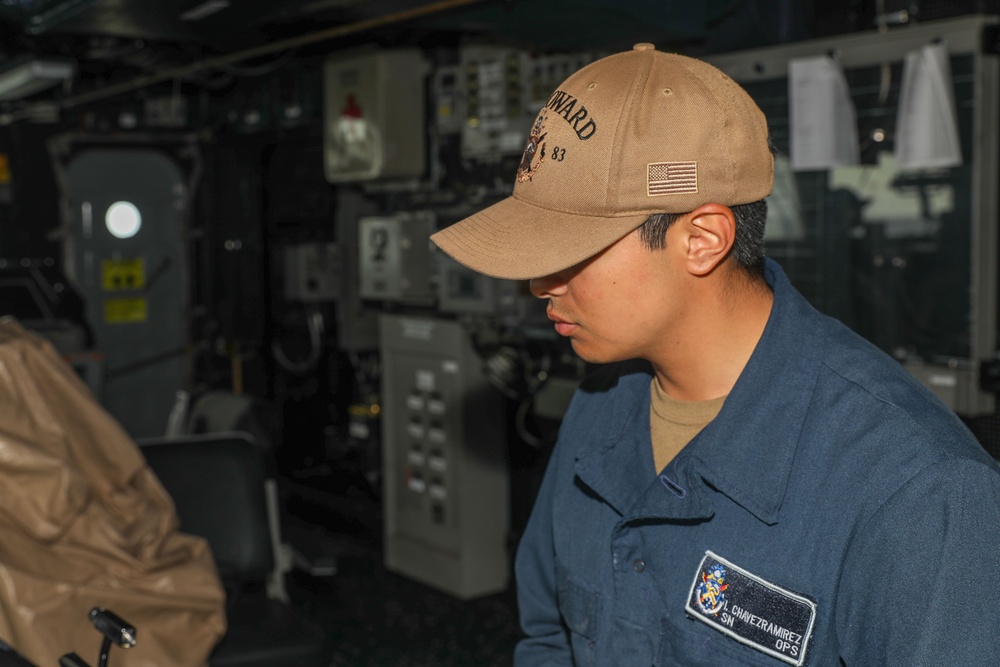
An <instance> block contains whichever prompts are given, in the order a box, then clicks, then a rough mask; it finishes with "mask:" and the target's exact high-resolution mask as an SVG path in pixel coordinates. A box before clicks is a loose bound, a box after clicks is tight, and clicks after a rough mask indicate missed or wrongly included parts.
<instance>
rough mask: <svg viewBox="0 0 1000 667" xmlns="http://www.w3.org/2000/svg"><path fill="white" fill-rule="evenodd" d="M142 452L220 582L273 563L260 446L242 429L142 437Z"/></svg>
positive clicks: (263, 572) (244, 577) (249, 576)
mask: <svg viewBox="0 0 1000 667" xmlns="http://www.w3.org/2000/svg"><path fill="white" fill-rule="evenodd" d="M139 445H140V451H141V452H142V453H143V455H144V456H145V458H146V461H147V462H148V463H149V466H150V468H152V470H153V472H154V473H155V474H156V476H157V477H158V478H159V480H160V483H161V484H163V487H164V488H165V489H166V491H167V493H168V494H170V496H171V498H173V500H174V505H175V507H176V509H177V515H178V517H179V518H180V523H181V530H182V531H183V532H185V533H190V534H192V535H198V536H201V537H204V538H205V539H206V540H207V541H208V544H209V547H210V548H211V550H212V555H213V556H214V558H215V562H216V565H217V566H218V568H219V575H220V576H221V577H222V579H223V580H224V581H227V582H233V581H248V580H254V579H263V578H265V577H267V575H269V574H270V573H271V572H272V571H273V570H274V567H275V561H274V551H273V548H272V544H271V532H270V526H269V523H268V510H267V503H266V500H265V493H264V483H265V469H264V462H263V460H262V458H261V449H260V447H259V445H257V444H256V443H255V442H254V441H253V438H251V437H250V436H249V435H247V434H245V433H238V432H230V433H207V434H202V435H192V436H184V437H181V438H157V439H145V440H141V441H140V442H139Z"/></svg>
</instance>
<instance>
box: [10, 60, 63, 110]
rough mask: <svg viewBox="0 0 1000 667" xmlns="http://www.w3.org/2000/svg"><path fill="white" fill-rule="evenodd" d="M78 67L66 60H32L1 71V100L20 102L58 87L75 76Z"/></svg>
mask: <svg viewBox="0 0 1000 667" xmlns="http://www.w3.org/2000/svg"><path fill="white" fill-rule="evenodd" d="M75 71H76V65H75V64H74V63H72V62H68V61H65V60H42V59H31V60H27V61H21V62H18V63H16V64H14V65H12V66H10V67H8V68H6V69H4V70H2V71H0V100H18V99H21V98H22V97H28V96H29V95H34V94H35V93H37V92H39V91H42V90H45V89H46V88H51V87H52V86H57V85H59V84H60V83H62V82H63V81H65V80H66V79H69V78H71V77H72V76H73V74H74V72H75Z"/></svg>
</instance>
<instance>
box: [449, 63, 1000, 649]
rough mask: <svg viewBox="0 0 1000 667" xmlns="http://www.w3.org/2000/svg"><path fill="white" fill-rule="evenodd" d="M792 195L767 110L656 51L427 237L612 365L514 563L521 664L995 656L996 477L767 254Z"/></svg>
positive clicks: (582, 394) (913, 390)
mask: <svg viewBox="0 0 1000 667" xmlns="http://www.w3.org/2000/svg"><path fill="white" fill-rule="evenodd" d="M772 181H773V158H772V153H771V151H770V150H769V145H768V133H767V126H766V122H765V119H764V116H763V114H762V113H761V111H760V110H759V109H758V108H757V106H756V105H755V104H754V103H753V101H752V100H751V99H750V98H749V96H747V94H746V93H745V92H744V91H743V90H742V89H741V88H740V87H739V86H738V85H737V84H735V83H734V82H733V81H732V80H730V79H729V78H728V77H726V76H725V75H723V74H722V73H721V72H719V71H718V70H716V69H715V68H713V67H711V66H709V65H707V64H705V63H702V62H700V61H697V60H694V59H690V58H685V57H682V56H677V55H670V54H666V53H662V52H658V51H656V50H655V49H654V48H653V47H652V46H651V45H648V44H639V45H636V47H635V48H634V50H633V51H631V52H626V53H622V54H617V55H614V56H610V57H608V58H604V59H602V60H599V61H597V62H595V63H592V64H591V65H588V66H587V67H585V68H583V69H581V70H580V71H579V72H577V73H576V74H574V75H573V76H571V77H570V78H569V79H567V80H566V81H565V82H564V83H563V84H562V85H561V86H560V88H559V90H557V91H556V92H555V93H553V95H552V96H551V98H550V99H549V101H548V102H547V104H546V105H545V108H543V109H542V111H541V112H540V113H539V116H538V120H537V122H536V123H535V126H534V128H533V130H532V133H531V138H530V140H529V145H528V150H526V151H525V157H524V159H523V161H522V163H521V166H520V168H519V172H518V178H517V183H516V185H515V187H514V194H513V196H512V197H510V198H508V199H506V200H504V201H502V202H499V203H497V204H495V205H494V206H492V207H490V208H488V209H486V210H484V211H482V212H480V213H478V214H476V215H474V216H472V217H470V218H468V219H466V220H463V221H461V222H459V223H457V224H456V225H453V226H451V227H449V228H447V229H445V230H442V231H440V232H438V233H437V234H435V235H434V236H433V237H432V238H433V239H434V241H435V242H436V243H437V244H438V245H439V246H440V247H441V248H442V249H443V250H444V251H445V252H447V253H449V254H450V255H452V256H453V257H454V258H455V259H457V260H458V261H460V262H462V263H464V264H466V265H468V266H469V267H471V268H473V269H475V270H478V271H481V272H483V273H486V274H489V275H493V276H497V277H501V278H511V279H531V290H532V292H533V293H534V294H535V295H536V296H538V297H540V298H543V299H547V300H548V313H549V317H550V318H551V319H552V320H553V322H554V326H555V329H556V331H557V332H558V333H559V334H561V335H563V336H567V337H569V339H570V340H571V342H572V345H573V347H574V349H575V350H576V352H577V353H578V354H579V355H580V356H581V357H583V358H584V359H586V360H588V361H591V362H595V363H599V364H604V366H602V368H601V369H600V371H598V372H597V373H596V374H595V375H594V376H593V377H591V378H589V379H588V380H587V381H585V382H584V384H583V385H582V386H581V388H580V390H579V391H578V392H577V393H576V395H575V396H574V399H573V402H572V404H571V406H570V408H569V410H568V412H567V414H566V416H565V420H564V422H563V425H562V428H561V431H560V436H559V441H558V442H557V444H556V447H555V449H554V451H553V454H552V458H551V460H550V463H549V466H548V469H547V471H546V476H545V479H544V481H543V483H542V487H541V490H540V492H539V496H538V499H537V501H536V504H535V507H534V510H533V512H532V516H531V519H530V520H529V522H528V526H527V528H526V531H525V534H524V536H523V539H522V541H521V544H520V545H519V548H518V554H517V561H516V577H517V585H518V596H519V605H520V613H521V623H522V626H523V628H524V631H525V633H526V635H527V637H526V638H525V639H524V640H523V641H522V642H521V643H520V644H519V645H518V647H517V652H516V660H515V662H516V664H517V665H521V666H527V665H685V666H689V665H737V664H739V665H743V664H748V665H777V664H782V663H784V664H792V665H839V664H846V665H887V664H898V665H945V664H947V665H992V664H998V660H1000V639H998V638H1000V633H997V632H996V626H997V621H998V619H1000V614H998V613H997V612H996V611H995V608H996V605H995V604H994V603H993V602H992V595H993V592H994V591H997V590H1000V567H998V566H997V562H996V560H997V554H998V553H1000V548H998V547H1000V474H998V468H997V465H996V463H995V462H994V461H993V460H992V459H991V458H990V457H989V456H988V455H987V454H986V453H985V452H984V451H983V450H982V448H981V447H980V446H979V445H978V443H976V442H975V440H974V439H973V438H972V436H971V435H970V434H969V433H968V431H967V430H966V429H965V428H964V427H963V425H962V424H961V422H960V421H959V420H958V419H957V418H956V417H955V415H954V414H952V413H951V412H950V411H949V410H948V409H947V408H946V407H945V406H944V405H943V404H941V403H940V402H939V401H938V400H937V399H936V398H935V397H934V396H933V395H932V394H931V393H930V392H928V391H926V390H925V389H924V388H923V387H922V386H921V385H920V384H919V383H918V382H916V381H915V380H914V379H913V378H912V377H911V376H909V375H908V374H907V373H906V372H905V371H904V370H902V369H901V368H900V367H899V365H898V364H896V363H895V362H894V361H892V360H891V359H890V358H888V357H887V356H886V355H884V354H883V353H882V352H880V351H879V350H877V349H876V348H874V347H873V346H871V345H869V344H868V343H867V342H865V341H864V340H862V339H861V338H859V337H858V336H856V335H855V334H853V333H852V332H850V331H849V330H848V329H847V328H845V327H844V326H842V325H840V324H839V323H837V322H835V321H834V320H831V319H829V318H826V317H824V316H822V315H820V314H819V313H818V312H816V311H815V310H814V309H812V308H811V307H810V306H809V305H808V304H807V303H806V301H805V300H804V299H803V297H802V296H801V295H800V294H799V293H798V292H796V291H795V289H794V288H793V287H792V286H791V284H790V283H789V281H788V279H787V278H786V276H785V275H784V273H783V272H782V271H781V269H780V268H779V267H778V266H777V265H776V264H775V263H773V262H771V261H770V260H764V258H763V221H764V218H765V212H766V207H765V204H764V203H763V201H762V200H764V198H765V197H766V196H767V195H768V194H769V193H770V191H771V186H772Z"/></svg>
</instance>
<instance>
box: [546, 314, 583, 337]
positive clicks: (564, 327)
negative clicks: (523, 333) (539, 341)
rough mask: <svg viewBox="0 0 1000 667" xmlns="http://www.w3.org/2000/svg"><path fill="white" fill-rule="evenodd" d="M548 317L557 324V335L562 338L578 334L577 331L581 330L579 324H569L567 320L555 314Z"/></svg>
mask: <svg viewBox="0 0 1000 667" xmlns="http://www.w3.org/2000/svg"><path fill="white" fill-rule="evenodd" d="M548 316H549V319H550V320H552V321H553V322H554V323H555V329H556V333H557V334H559V335H560V336H570V335H572V334H573V333H574V332H576V330H577V329H579V328H580V325H579V324H574V323H573V322H567V321H566V320H564V319H562V318H561V317H559V316H558V315H555V314H553V313H549V314H548Z"/></svg>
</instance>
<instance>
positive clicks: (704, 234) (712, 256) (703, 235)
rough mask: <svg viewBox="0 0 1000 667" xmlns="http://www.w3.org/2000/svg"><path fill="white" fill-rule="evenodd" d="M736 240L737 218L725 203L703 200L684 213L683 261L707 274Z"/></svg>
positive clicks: (697, 272)
mask: <svg viewBox="0 0 1000 667" xmlns="http://www.w3.org/2000/svg"><path fill="white" fill-rule="evenodd" d="M735 241H736V218H735V217H734V216H733V212H732V210H730V208H729V207H728V206H723V205H722V204H705V205H703V206H699V207H698V208H697V209H695V210H694V211H692V212H691V213H689V214H688V215H686V216H685V225H684V242H685V246H684V247H685V253H686V254H685V265H686V266H687V269H688V271H689V272H690V273H691V274H692V275H696V276H706V275H708V274H710V273H711V272H712V271H714V270H715V268H716V267H717V266H719V265H720V264H721V263H722V261H723V260H724V259H725V258H726V257H727V256H728V255H729V251H730V250H731V249H732V247H733V243H734V242H735Z"/></svg>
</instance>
